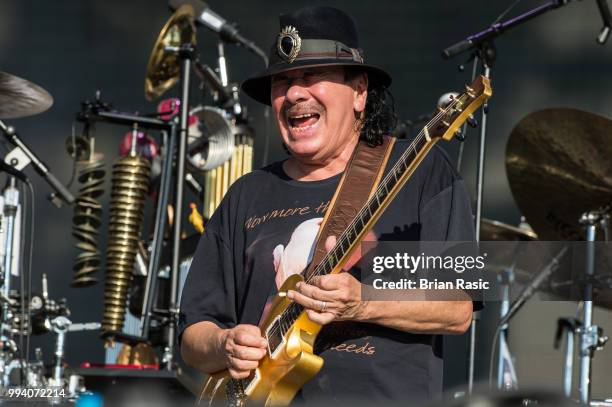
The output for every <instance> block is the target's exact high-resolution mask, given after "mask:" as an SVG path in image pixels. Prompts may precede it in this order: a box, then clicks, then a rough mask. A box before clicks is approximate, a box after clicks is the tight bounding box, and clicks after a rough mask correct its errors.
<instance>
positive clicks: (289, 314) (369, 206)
mask: <svg viewBox="0 0 612 407" xmlns="http://www.w3.org/2000/svg"><path fill="white" fill-rule="evenodd" d="M491 95H492V90H491V86H490V84H489V80H488V79H487V78H485V77H484V76H480V77H478V78H477V79H476V80H475V81H474V82H473V83H472V84H471V85H470V86H466V89H465V91H464V92H463V93H461V94H459V95H457V96H455V97H454V98H453V99H452V100H451V102H450V103H449V104H448V105H447V106H446V107H445V108H438V111H437V113H436V115H435V116H434V117H433V118H432V119H431V120H430V121H429V123H427V125H426V126H425V127H424V128H423V129H422V130H421V132H420V133H419V134H418V135H417V137H416V138H415V139H414V141H413V142H412V143H411V144H410V146H409V147H408V149H407V150H406V151H405V152H404V153H403V154H402V156H401V157H400V159H399V160H398V161H397V163H396V164H395V165H394V166H393V168H392V169H391V170H390V171H389V172H388V174H387V175H386V176H385V177H384V178H383V179H382V180H381V181H380V184H379V185H378V187H377V189H376V190H375V192H374V193H373V194H372V196H371V197H370V198H369V200H368V201H367V202H366V204H365V205H364V206H363V207H362V208H361V210H360V211H359V212H358V214H357V216H356V217H355V218H354V220H353V221H352V222H351V224H349V226H348V227H347V228H346V229H345V231H344V232H343V233H342V235H340V236H339V237H338V238H337V241H336V245H335V246H334V248H333V249H332V250H331V251H330V252H329V253H327V255H326V257H325V258H324V259H323V260H322V261H321V262H320V263H319V264H318V265H317V266H316V267H315V268H313V269H312V273H310V275H306V276H302V275H292V276H291V277H289V278H288V279H287V280H286V281H285V283H284V284H283V286H282V287H281V288H280V290H279V292H287V290H289V289H294V287H295V285H296V284H297V283H298V282H299V281H302V280H305V281H306V282H308V281H311V279H312V278H314V277H315V276H319V275H325V274H331V273H338V272H340V271H341V270H342V266H343V265H344V263H345V262H346V261H347V260H348V258H349V256H350V254H351V252H352V250H353V248H354V247H356V245H357V244H358V243H359V242H360V241H361V239H362V238H363V236H364V235H365V233H366V232H367V231H368V230H369V229H370V228H371V227H372V226H374V223H375V222H376V221H377V220H378V218H379V217H380V216H381V214H382V213H383V211H384V210H385V209H386V208H387V206H388V205H389V204H390V203H391V201H392V200H393V198H394V197H395V195H396V194H397V193H398V191H399V190H400V188H401V187H402V186H403V185H404V184H405V183H406V181H408V179H409V178H410V176H411V175H412V173H413V172H414V171H415V169H416V168H417V166H418V165H419V164H420V163H421V161H423V158H424V157H425V156H426V155H427V153H428V152H429V150H431V148H432V147H433V146H434V144H435V143H436V142H438V141H439V140H441V139H444V140H446V141H449V140H451V139H452V138H453V137H454V136H455V134H456V133H457V131H458V130H459V127H460V126H461V125H462V124H463V123H464V122H465V121H466V120H467V119H468V118H469V116H470V115H471V114H472V113H473V112H474V111H476V109H478V108H479V107H480V106H481V105H482V104H483V103H484V102H485V101H486V100H487V99H488V98H489V97H490V96H491ZM260 328H261V331H262V334H263V336H264V337H265V338H266V340H267V341H268V353H267V355H266V356H265V357H264V358H263V359H262V360H261V361H260V363H259V367H258V368H257V369H256V370H254V371H253V372H252V374H251V376H250V377H248V378H246V379H233V378H232V377H231V376H230V374H229V373H228V372H227V371H222V372H219V373H215V374H213V375H211V376H210V377H209V378H208V380H207V381H206V383H205V384H204V388H203V390H202V393H201V395H200V399H199V402H198V404H202V405H211V406H217V405H218V406H248V405H266V406H286V405H288V404H289V403H290V402H291V400H292V399H293V397H294V396H295V394H296V393H297V392H298V391H299V390H300V388H301V387H302V386H303V385H304V384H305V383H306V382H307V381H309V380H310V379H311V378H312V377H314V376H315V375H316V374H317V373H318V371H319V370H320V369H321V367H322V366H323V359H322V358H320V357H319V356H317V355H315V354H314V353H313V346H314V343H315V339H316V337H317V334H318V333H319V331H320V330H321V325H319V324H316V323H314V322H312V321H310V320H309V319H308V316H307V314H306V312H305V311H304V309H303V307H302V306H301V305H299V304H297V303H294V302H292V301H290V300H289V299H288V298H286V297H282V296H277V297H276V298H275V300H274V301H273V303H272V308H271V310H270V312H269V314H268V317H267V318H266V319H265V320H264V321H263V323H262V324H261V325H260Z"/></svg>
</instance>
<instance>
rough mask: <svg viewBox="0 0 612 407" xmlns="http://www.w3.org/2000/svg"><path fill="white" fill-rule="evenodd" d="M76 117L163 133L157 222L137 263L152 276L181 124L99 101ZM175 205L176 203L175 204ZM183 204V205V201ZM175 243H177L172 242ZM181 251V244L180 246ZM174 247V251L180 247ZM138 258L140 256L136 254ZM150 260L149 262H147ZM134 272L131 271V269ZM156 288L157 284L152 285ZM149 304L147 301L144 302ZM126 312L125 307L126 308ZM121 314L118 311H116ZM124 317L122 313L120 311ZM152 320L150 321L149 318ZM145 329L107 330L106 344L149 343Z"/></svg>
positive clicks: (87, 120) (163, 230)
mask: <svg viewBox="0 0 612 407" xmlns="http://www.w3.org/2000/svg"><path fill="white" fill-rule="evenodd" d="M77 120H78V121H81V122H85V123H97V122H105V123H111V124H115V125H123V126H129V127H130V128H133V126H134V124H136V125H137V126H138V129H139V130H140V131H145V130H156V131H161V134H162V143H161V149H160V151H162V152H163V153H164V154H163V160H162V169H161V176H160V186H159V193H158V194H157V204H156V212H155V223H154V231H153V238H152V240H151V243H150V245H149V253H148V255H147V256H144V255H142V254H143V253H141V255H140V260H139V261H137V262H136V264H138V263H141V266H144V265H145V264H146V266H145V268H146V270H147V272H146V275H147V276H149V275H151V274H153V275H154V274H155V273H152V270H158V269H159V264H160V256H161V248H162V243H163V236H164V234H165V230H166V229H165V228H166V222H165V208H166V207H167V206H168V203H169V201H170V199H171V195H172V188H173V185H172V181H173V180H174V181H175V182H176V183H177V184H178V183H179V182H178V179H180V178H175V177H173V173H172V171H173V168H174V165H173V164H174V162H173V160H172V157H173V155H172V154H169V153H168V152H172V151H176V143H177V138H178V133H179V124H178V123H176V122H175V121H174V120H168V121H166V120H161V119H158V118H155V117H148V116H139V115H135V114H130V113H124V112H119V111H115V110H111V108H110V105H109V104H107V103H103V102H101V101H99V100H97V101H96V102H95V103H88V104H83V109H82V111H81V112H80V113H79V114H78V115H77ZM175 200H178V196H176V197H175ZM175 205H176V203H175ZM181 205H182V204H181ZM172 244H174V243H172ZM177 249H179V250H180V247H177ZM177 249H175V248H174V246H172V250H173V251H174V250H177ZM136 257H138V255H137V256H136ZM147 260H148V261H147ZM130 271H131V270H130ZM155 280H156V279H155V278H153V279H151V281H152V282H153V283H156V281H155ZM153 288H155V287H153ZM145 304H146V302H145ZM143 308H144V310H143V313H145V314H147V315H148V316H149V318H151V317H152V316H153V314H154V312H153V307H152V304H150V305H149V308H148V309H149V310H150V311H148V312H147V311H146V307H143ZM123 312H125V309H123ZM117 315H118V314H117ZM121 317H123V314H121ZM149 323H150V321H149ZM141 332H142V330H141V331H140V332H139V335H136V336H135V335H127V334H124V333H122V332H119V331H107V332H106V333H104V334H103V339H105V341H106V342H107V343H110V342H112V341H114V340H116V341H119V342H122V343H128V344H138V343H142V342H144V343H146V342H148V341H149V340H148V338H149V335H148V331H147V332H145V333H146V334H145V335H143V334H141ZM167 340H168V336H167V335H166V338H165V341H167Z"/></svg>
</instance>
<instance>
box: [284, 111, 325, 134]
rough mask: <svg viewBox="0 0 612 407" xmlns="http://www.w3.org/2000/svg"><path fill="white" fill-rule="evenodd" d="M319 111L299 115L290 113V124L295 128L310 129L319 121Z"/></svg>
mask: <svg viewBox="0 0 612 407" xmlns="http://www.w3.org/2000/svg"><path fill="white" fill-rule="evenodd" d="M319 117H320V115H319V113H303V114H297V115H290V116H289V117H288V122H289V126H290V127H291V128H292V129H295V130H305V129H308V128H310V127H312V126H314V125H315V124H317V122H318V121H319Z"/></svg>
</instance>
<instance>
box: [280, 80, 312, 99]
mask: <svg viewBox="0 0 612 407" xmlns="http://www.w3.org/2000/svg"><path fill="white" fill-rule="evenodd" d="M285 96H286V100H287V102H289V103H291V104H296V103H299V102H303V101H305V100H308V98H309V97H310V93H309V92H308V89H307V87H306V85H305V84H304V82H303V80H302V79H301V78H295V79H293V80H291V83H289V86H288V87H287V93H286V95H285Z"/></svg>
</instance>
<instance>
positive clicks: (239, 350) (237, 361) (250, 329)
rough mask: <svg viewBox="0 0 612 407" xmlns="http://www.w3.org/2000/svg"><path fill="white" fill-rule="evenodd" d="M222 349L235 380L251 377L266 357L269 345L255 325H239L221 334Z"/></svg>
mask: <svg viewBox="0 0 612 407" xmlns="http://www.w3.org/2000/svg"><path fill="white" fill-rule="evenodd" d="M220 339H221V344H220V349H221V351H222V352H223V354H224V355H225V359H226V365H227V368H228V370H229V373H230V375H231V376H232V377H233V378H234V379H244V378H247V377H249V375H250V373H251V371H252V370H253V369H256V368H257V366H258V365H259V361H260V360H261V359H262V358H263V357H264V356H265V355H266V352H267V346H268V343H267V342H266V340H265V339H264V338H263V337H262V336H261V331H260V330H259V328H258V327H256V326H255V325H237V326H235V327H234V328H231V329H226V330H224V331H223V332H222V333H221V338H220Z"/></svg>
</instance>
